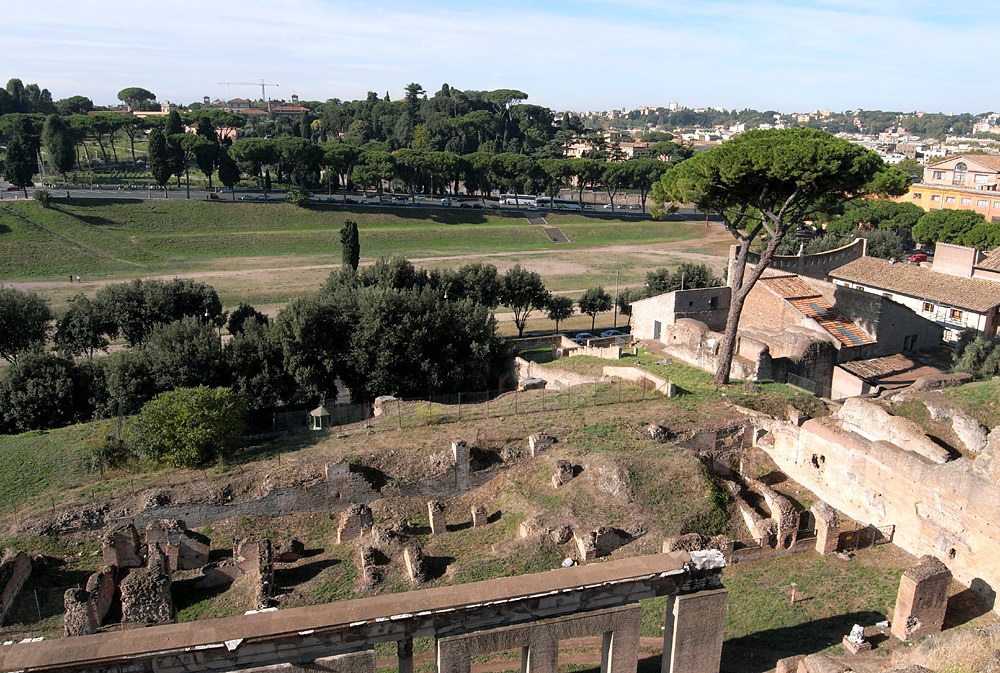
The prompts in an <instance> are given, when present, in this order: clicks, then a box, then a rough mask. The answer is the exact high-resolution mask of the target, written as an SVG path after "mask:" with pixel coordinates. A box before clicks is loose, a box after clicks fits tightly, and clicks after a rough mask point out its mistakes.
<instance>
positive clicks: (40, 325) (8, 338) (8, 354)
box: [0, 287, 52, 363]
mask: <svg viewBox="0 0 1000 673" xmlns="http://www.w3.org/2000/svg"><path fill="white" fill-rule="evenodd" d="M50 320H52V311H51V310H50V309H49V303H48V302H47V301H46V300H45V299H42V298H41V297H39V296H38V295H37V294H29V293H27V292H22V291H21V290H17V289H15V288H12V287H0V357H2V358H3V359H4V360H6V361H7V362H12V363H14V362H17V360H18V356H19V355H21V354H22V353H25V352H26V351H29V350H35V349H41V348H42V347H43V346H44V345H45V340H46V339H47V338H48V336H49V321H50Z"/></svg>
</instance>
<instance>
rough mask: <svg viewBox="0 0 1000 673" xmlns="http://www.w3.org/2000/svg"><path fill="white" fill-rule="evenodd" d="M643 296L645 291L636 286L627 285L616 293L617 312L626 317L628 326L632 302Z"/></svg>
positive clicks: (643, 297) (630, 322)
mask: <svg viewBox="0 0 1000 673" xmlns="http://www.w3.org/2000/svg"><path fill="white" fill-rule="evenodd" d="M645 297H646V293H645V292H643V291H642V289H640V288H638V287H627V288H625V289H624V290H622V291H621V292H619V293H618V299H617V306H618V313H619V314H621V315H624V316H627V317H628V323H627V326H628V327H631V326H632V304H633V303H634V302H637V301H639V300H640V299H645Z"/></svg>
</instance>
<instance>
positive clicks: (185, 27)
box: [0, 0, 1000, 112]
mask: <svg viewBox="0 0 1000 673" xmlns="http://www.w3.org/2000/svg"><path fill="white" fill-rule="evenodd" d="M95 6H99V7H100V9H95V8H94V7H95ZM978 7H979V8H980V10H982V11H973V10H972V9H963V8H962V7H961V6H959V5H958V3H941V2H939V1H931V0H908V1H904V0H839V1H838V0H802V1H795V0H753V1H744V2H736V1H734V0H733V1H728V2H711V1H708V0H702V1H700V2H699V1H698V0H603V1H602V0H575V1H570V0H536V1H535V2H529V1H527V0H512V1H510V2H504V3H486V2H474V1H465V2H462V1H459V0H422V1H419V2H417V1H412V0H390V1H389V2H366V3H361V2H340V1H338V0H285V1H283V2H274V1H273V0H270V1H268V2H263V1H261V0H242V1H239V0H236V1H234V0H216V1H214V2H205V3H203V4H197V3H196V4H184V3H180V4H178V3H166V4H163V3H160V4H156V5H155V6H152V5H147V4H143V3H139V4H136V3H135V2H134V0H128V1H125V0H99V1H95V2H83V1H81V0H36V2H33V3H32V2H27V3H23V2H22V3H18V8H17V11H16V12H15V11H10V12H5V17H4V23H5V24H6V26H5V29H4V30H3V31H2V34H0V55H2V58H0V63H3V65H4V69H5V72H4V73H0V76H2V77H3V78H4V79H6V77H11V76H17V77H20V78H21V79H22V80H24V81H25V82H26V83H27V82H38V84H39V85H41V86H44V87H47V88H49V89H50V90H51V91H52V93H53V95H54V96H55V97H56V98H63V97H66V96H70V95H74V94H83V95H86V96H90V97H91V98H93V99H94V101H95V102H97V103H102V104H106V103H111V102H114V100H115V94H116V92H117V91H118V90H119V89H121V88H123V87H126V86H143V87H146V88H148V89H150V90H152V91H153V92H154V93H156V94H157V95H158V96H159V98H160V99H161V100H163V99H168V100H171V101H175V102H182V103H188V102H192V101H196V100H200V99H201V97H202V96H204V95H208V96H211V97H212V98H226V97H236V96H243V97H251V96H254V95H256V96H259V95H260V90H259V88H258V89H256V90H255V89H254V88H252V87H232V88H231V89H229V88H227V87H226V86H224V85H220V84H219V82H227V81H252V80H259V79H260V78H265V79H266V80H267V81H269V82H277V83H279V84H280V85H281V86H280V87H279V88H276V89H274V95H275V97H286V98H287V97H288V96H290V95H291V94H292V93H297V94H299V96H301V97H302V98H305V99H318V100H325V99H327V98H340V99H351V98H358V97H363V96H364V95H365V92H366V91H369V90H374V91H378V92H379V93H380V94H384V93H385V92H386V91H389V92H390V93H391V95H392V96H393V97H394V98H396V97H398V96H400V95H401V94H402V90H403V87H404V86H405V85H406V84H407V83H409V82H419V83H420V84H422V85H423V86H424V88H425V89H427V90H428V91H429V92H431V93H432V92H434V91H437V90H438V88H440V85H441V83H442V82H448V83H449V84H450V85H452V86H456V87H458V88H460V89H492V88H499V87H507V88H517V89H521V90H523V91H526V92H527V93H528V94H529V100H530V101H531V102H534V103H539V104H543V105H547V106H550V107H553V108H556V109H559V110H562V109H572V110H595V109H596V110H603V109H609V108H612V107H635V106H638V105H666V104H667V103H668V102H670V101H678V102H680V103H681V104H683V105H687V106H689V107H698V106H723V107H727V108H732V107H740V108H742V107H752V108H757V109H762V110H763V109H777V110H782V111H804V110H813V109H824V108H828V109H833V110H844V109H852V108H858V107H860V108H867V109H898V110H904V111H909V110H926V111H944V112H963V111H968V112H983V111H986V110H994V109H1000V95H998V93H997V91H996V86H995V76H994V71H995V66H994V60H995V59H994V58H993V57H992V56H990V52H989V50H990V49H992V47H993V46H994V44H995V42H996V39H997V36H998V35H1000V16H998V15H997V14H996V13H995V12H990V11H988V10H987V9H986V8H985V6H983V5H979V6H978ZM171 8H173V9H171Z"/></svg>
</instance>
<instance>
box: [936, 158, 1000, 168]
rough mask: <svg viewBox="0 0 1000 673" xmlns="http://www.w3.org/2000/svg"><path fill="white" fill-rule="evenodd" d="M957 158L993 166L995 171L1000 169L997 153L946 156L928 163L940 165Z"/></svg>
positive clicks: (999, 159)
mask: <svg viewBox="0 0 1000 673" xmlns="http://www.w3.org/2000/svg"><path fill="white" fill-rule="evenodd" d="M955 159H962V160H963V161H971V162H973V163H976V164H980V165H982V166H986V167H987V168H991V169H993V170H995V171H1000V156H997V155H995V154H959V155H957V156H954V155H953V156H950V157H945V158H944V159H942V160H941V161H935V162H934V163H933V164H928V167H933V166H939V165H941V164H943V163H945V162H948V161H954V160H955Z"/></svg>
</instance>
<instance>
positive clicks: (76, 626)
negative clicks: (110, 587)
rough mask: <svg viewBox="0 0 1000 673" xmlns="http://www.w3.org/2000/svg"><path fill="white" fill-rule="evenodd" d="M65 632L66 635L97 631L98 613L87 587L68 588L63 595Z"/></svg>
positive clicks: (80, 634)
mask: <svg viewBox="0 0 1000 673" xmlns="http://www.w3.org/2000/svg"><path fill="white" fill-rule="evenodd" d="M63 606H64V608H65V613H64V614H63V633H64V634H65V635H66V637H70V636H86V635H89V634H91V633H97V627H98V623H97V615H95V614H94V604H93V602H92V601H91V600H90V594H88V593H87V591H86V590H85V589H67V590H66V593H65V595H64V596H63Z"/></svg>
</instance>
